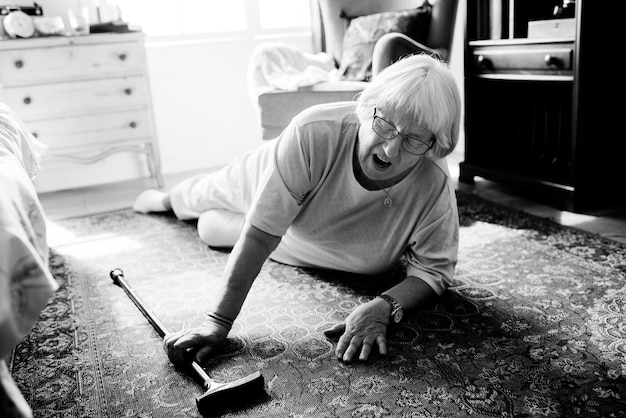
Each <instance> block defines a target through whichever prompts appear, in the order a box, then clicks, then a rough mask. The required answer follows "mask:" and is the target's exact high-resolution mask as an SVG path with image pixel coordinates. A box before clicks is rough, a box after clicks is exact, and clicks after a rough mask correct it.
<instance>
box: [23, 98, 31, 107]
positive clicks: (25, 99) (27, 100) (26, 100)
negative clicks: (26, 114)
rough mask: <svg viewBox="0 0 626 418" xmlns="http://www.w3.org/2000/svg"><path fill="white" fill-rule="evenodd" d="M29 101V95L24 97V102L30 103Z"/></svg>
mask: <svg viewBox="0 0 626 418" xmlns="http://www.w3.org/2000/svg"><path fill="white" fill-rule="evenodd" d="M30 102H32V100H31V98H30V97H24V104H27V105H28V104H30Z"/></svg>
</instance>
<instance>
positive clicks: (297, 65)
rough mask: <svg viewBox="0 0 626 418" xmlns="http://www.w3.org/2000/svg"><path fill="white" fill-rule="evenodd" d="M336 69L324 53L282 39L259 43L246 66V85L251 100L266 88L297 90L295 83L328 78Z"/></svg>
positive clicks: (322, 80) (315, 81)
mask: <svg viewBox="0 0 626 418" xmlns="http://www.w3.org/2000/svg"><path fill="white" fill-rule="evenodd" d="M336 72H337V69H336V67H335V62H334V60H333V59H332V57H331V56H330V55H328V54H326V53H323V52H321V53H319V54H309V53H305V52H302V51H300V50H299V49H298V48H296V47H294V46H292V45H288V44H286V43H281V42H268V43H264V44H261V45H259V46H258V47H257V48H256V49H255V50H254V52H253V53H252V58H251V60H250V65H249V67H248V89H249V91H250V95H251V98H252V101H253V103H256V98H257V97H258V96H259V95H261V94H263V93H266V92H268V91H276V90H286V91H292V90H297V89H298V87H302V86H310V85H313V84H317V83H321V82H324V81H329V80H331V79H333V78H334V77H335V73H336Z"/></svg>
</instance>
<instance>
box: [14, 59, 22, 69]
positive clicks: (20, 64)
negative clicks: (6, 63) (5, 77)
mask: <svg viewBox="0 0 626 418" xmlns="http://www.w3.org/2000/svg"><path fill="white" fill-rule="evenodd" d="M23 66H24V61H22V60H17V61H15V67H16V68H22V67H23Z"/></svg>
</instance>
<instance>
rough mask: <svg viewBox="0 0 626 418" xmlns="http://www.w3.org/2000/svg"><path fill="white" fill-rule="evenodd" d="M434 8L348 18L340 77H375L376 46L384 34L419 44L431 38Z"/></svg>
mask: <svg viewBox="0 0 626 418" xmlns="http://www.w3.org/2000/svg"><path fill="white" fill-rule="evenodd" d="M431 10H432V6H431V5H430V3H428V2H426V1H425V2H424V3H423V4H422V5H421V6H419V7H417V8H415V9H410V10H400V11H395V12H383V13H375V14H372V15H367V16H359V17H354V18H349V17H346V16H343V15H342V17H344V18H346V19H348V21H349V23H348V29H347V30H346V34H345V35H344V38H343V53H342V55H341V63H340V65H339V75H341V76H342V78H343V79H344V80H357V81H369V79H370V78H371V77H372V53H373V51H374V45H375V44H376V42H377V41H378V40H379V39H380V38H381V37H382V36H383V35H385V34H387V33H390V32H400V33H402V34H404V35H407V36H408V37H410V38H412V39H414V40H415V41H418V42H423V40H424V39H426V37H427V36H428V29H429V26H430V14H431Z"/></svg>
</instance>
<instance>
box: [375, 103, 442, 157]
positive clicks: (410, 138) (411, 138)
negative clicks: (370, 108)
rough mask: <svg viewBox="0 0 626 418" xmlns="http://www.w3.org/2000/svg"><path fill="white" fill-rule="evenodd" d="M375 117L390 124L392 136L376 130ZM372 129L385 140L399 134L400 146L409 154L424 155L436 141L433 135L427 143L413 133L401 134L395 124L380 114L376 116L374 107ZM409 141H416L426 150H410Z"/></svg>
mask: <svg viewBox="0 0 626 418" xmlns="http://www.w3.org/2000/svg"><path fill="white" fill-rule="evenodd" d="M376 119H380V120H382V121H383V122H385V123H386V124H388V125H389V126H391V127H392V128H393V130H394V131H395V132H396V133H395V134H394V135H392V136H388V135H383V134H381V133H380V132H379V131H378V129H377V128H376ZM372 131H374V133H375V134H376V135H378V136H380V137H381V138H383V139H385V140H388V139H393V138H395V137H397V136H398V135H400V137H402V148H403V149H404V150H405V151H406V152H408V153H409V154H413V155H424V154H426V153H427V152H428V151H430V150H431V148H432V147H433V145H435V142H437V140H436V138H434V135H433V140H432V142H431V144H430V145H429V144H427V143H426V142H424V141H422V140H421V139H419V138H417V137H416V136H415V135H405V134H403V133H402V132H400V131H399V130H398V128H396V125H394V124H393V123H391V122H389V121H388V120H387V119H385V118H383V117H381V116H378V115H377V114H376V108H374V117H373V118H372ZM409 141H417V142H419V143H420V144H422V145H424V146H426V147H427V148H426V150H424V152H419V153H418V152H415V151H411V150H410V149H409V147H410V146H411V145H410V143H409Z"/></svg>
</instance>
